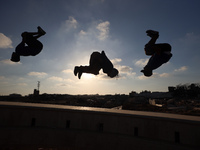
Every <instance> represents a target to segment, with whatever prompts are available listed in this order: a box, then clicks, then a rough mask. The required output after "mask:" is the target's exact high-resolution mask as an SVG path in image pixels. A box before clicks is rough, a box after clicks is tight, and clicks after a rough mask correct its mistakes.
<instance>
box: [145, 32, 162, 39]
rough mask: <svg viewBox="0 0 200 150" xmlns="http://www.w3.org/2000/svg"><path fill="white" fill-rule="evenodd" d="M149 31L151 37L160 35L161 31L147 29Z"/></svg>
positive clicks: (148, 34)
mask: <svg viewBox="0 0 200 150" xmlns="http://www.w3.org/2000/svg"><path fill="white" fill-rule="evenodd" d="M146 33H147V36H150V37H157V38H158V37H159V32H158V31H154V30H147V31H146Z"/></svg>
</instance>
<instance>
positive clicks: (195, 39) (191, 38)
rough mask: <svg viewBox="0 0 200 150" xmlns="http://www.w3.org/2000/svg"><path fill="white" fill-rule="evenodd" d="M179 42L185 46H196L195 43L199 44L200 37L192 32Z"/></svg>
mask: <svg viewBox="0 0 200 150" xmlns="http://www.w3.org/2000/svg"><path fill="white" fill-rule="evenodd" d="M179 40H180V42H182V43H184V44H195V43H197V44H199V41H200V35H196V34H194V33H193V32H190V33H186V35H185V36H184V37H183V38H181V39H179Z"/></svg>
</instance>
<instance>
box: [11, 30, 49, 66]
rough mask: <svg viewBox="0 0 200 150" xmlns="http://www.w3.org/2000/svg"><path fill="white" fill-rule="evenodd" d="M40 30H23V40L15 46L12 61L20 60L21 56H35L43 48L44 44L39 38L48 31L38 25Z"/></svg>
mask: <svg viewBox="0 0 200 150" xmlns="http://www.w3.org/2000/svg"><path fill="white" fill-rule="evenodd" d="M37 29H38V32H23V33H22V34H21V36H22V42H21V43H20V44H19V45H18V46H17V47H16V48H15V52H13V53H12V56H11V61H13V62H19V61H20V56H35V55H37V54H39V53H40V52H41V51H42V49H43V44H42V43H41V42H40V41H38V40H37V39H38V38H39V37H41V36H43V35H45V34H46V32H45V31H44V30H43V29H42V28H41V27H40V26H38V27H37Z"/></svg>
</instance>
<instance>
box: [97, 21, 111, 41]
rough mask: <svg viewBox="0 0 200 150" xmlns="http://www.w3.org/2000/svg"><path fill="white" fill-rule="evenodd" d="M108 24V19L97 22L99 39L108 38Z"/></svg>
mask: <svg viewBox="0 0 200 150" xmlns="http://www.w3.org/2000/svg"><path fill="white" fill-rule="evenodd" d="M109 26H110V22H109V21H105V22H102V23H99V24H98V25H97V27H96V28H97V29H98V30H99V35H98V39H99V40H102V41H103V40H105V39H107V38H108V35H109Z"/></svg>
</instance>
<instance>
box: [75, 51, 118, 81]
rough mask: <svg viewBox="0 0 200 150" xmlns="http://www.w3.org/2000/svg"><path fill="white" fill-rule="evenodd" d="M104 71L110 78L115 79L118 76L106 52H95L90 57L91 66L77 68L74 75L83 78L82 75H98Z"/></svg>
mask: <svg viewBox="0 0 200 150" xmlns="http://www.w3.org/2000/svg"><path fill="white" fill-rule="evenodd" d="M101 69H103V72H104V73H106V74H107V75H108V76H109V77H111V78H113V77H115V76H117V75H118V73H119V72H118V70H117V69H115V68H114V67H113V64H112V63H111V61H110V60H109V59H108V58H107V56H106V54H105V52H104V51H102V52H101V53H99V52H93V53H92V54H91V56H90V62H89V66H80V67H78V66H75V68H74V75H75V76H76V75H77V74H78V78H79V79H80V78H81V75H82V73H91V74H94V75H98V74H99V71H100V70H101Z"/></svg>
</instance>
